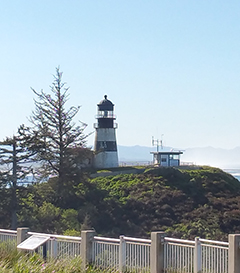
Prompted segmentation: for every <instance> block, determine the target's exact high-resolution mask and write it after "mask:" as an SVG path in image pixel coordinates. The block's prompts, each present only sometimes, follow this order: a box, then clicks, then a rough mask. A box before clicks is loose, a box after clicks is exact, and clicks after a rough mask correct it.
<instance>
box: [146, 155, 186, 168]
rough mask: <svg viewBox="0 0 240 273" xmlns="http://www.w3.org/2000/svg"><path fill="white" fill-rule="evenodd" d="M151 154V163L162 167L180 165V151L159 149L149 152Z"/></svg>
mask: <svg viewBox="0 0 240 273" xmlns="http://www.w3.org/2000/svg"><path fill="white" fill-rule="evenodd" d="M151 154H153V164H158V165H159V166H162V167H176V166H179V165H180V155H181V154H183V152H182V151H169V152H165V151H161V152H151Z"/></svg>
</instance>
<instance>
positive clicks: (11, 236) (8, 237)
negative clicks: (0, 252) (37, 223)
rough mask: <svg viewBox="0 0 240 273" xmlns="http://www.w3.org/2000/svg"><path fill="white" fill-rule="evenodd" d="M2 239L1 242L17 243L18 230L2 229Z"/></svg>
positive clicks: (0, 233)
mask: <svg viewBox="0 0 240 273" xmlns="http://www.w3.org/2000/svg"><path fill="white" fill-rule="evenodd" d="M0 241H1V242H9V241H11V242H15V243H16V244H17V231H16V230H7V229H0Z"/></svg>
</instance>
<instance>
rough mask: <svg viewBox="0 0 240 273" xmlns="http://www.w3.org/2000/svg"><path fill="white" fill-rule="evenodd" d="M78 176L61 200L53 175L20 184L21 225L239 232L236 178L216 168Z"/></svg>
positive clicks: (1, 216) (212, 235)
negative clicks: (57, 193) (93, 176)
mask: <svg viewBox="0 0 240 273" xmlns="http://www.w3.org/2000/svg"><path fill="white" fill-rule="evenodd" d="M81 179H82V178H81ZM78 182H80V183H76V182H69V183H68V184H67V185H65V188H64V194H63V195H62V196H61V201H60V202H59V198H57V197H56V188H57V185H56V180H55V179H50V180H49V181H48V182H46V183H41V184H37V185H34V186H28V187H21V188H19V189H18V198H19V203H20V205H19V208H18V219H19V226H28V227H30V229H31V230H32V231H39V232H45V233H65V234H69V235H71V234H72V235H78V234H80V231H81V229H86V228H94V229H95V230H96V232H97V233H98V234H100V235H104V236H111V237H116V236H119V235H122V234H124V235H126V236H134V237H144V238H147V237H148V236H149V234H150V232H151V231H156V230H158V231H165V232H166V233H167V235H168V236H173V237H177V238H187V239H191V238H194V237H195V236H200V237H203V238H209V239H221V240H226V239H227V235H228V233H240V209H239V208H240V197H239V195H240V183H239V181H238V180H237V179H235V178H234V177H232V176H231V175H230V174H227V173H225V172H223V171H222V170H220V169H217V168H211V167H201V168H200V169H198V170H181V169H174V168H154V169H148V170H145V172H144V173H142V174H119V175H115V176H114V175H112V176H111V175H110V176H106V177H97V178H94V179H86V178H85V179H82V180H80V181H78ZM0 194H5V200H6V201H5V204H2V210H1V211H0V221H1V228H7V227H8V224H9V221H8V219H9V217H10V216H9V215H8V212H7V211H5V210H4V205H5V206H7V198H6V197H7V196H8V194H9V193H8V192H7V189H5V193H3V192H1V193H0ZM2 202H3V201H2Z"/></svg>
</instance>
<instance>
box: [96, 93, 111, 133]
mask: <svg viewBox="0 0 240 273" xmlns="http://www.w3.org/2000/svg"><path fill="white" fill-rule="evenodd" d="M97 106H98V114H97V120H98V128H114V120H115V116H114V113H113V108H114V104H113V103H112V102H111V101H110V100H108V99H107V95H105V96H104V99H103V100H102V101H100V102H99V104H98V105H97Z"/></svg>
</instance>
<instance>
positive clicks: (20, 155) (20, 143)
mask: <svg viewBox="0 0 240 273" xmlns="http://www.w3.org/2000/svg"><path fill="white" fill-rule="evenodd" d="M20 128H21V127H20ZM20 128H19V130H20ZM25 140H26V138H24V137H22V135H21V134H20V133H18V134H17V135H15V136H13V137H11V138H6V139H5V140H3V141H1V142H0V145H1V146H0V165H1V172H0V181H1V187H2V188H4V187H5V188H7V189H8V190H9V191H10V192H11V201H10V202H11V204H10V207H11V209H10V210H11V214H12V216H11V218H12V220H11V228H12V229H16V228H17V207H18V202H17V187H18V184H19V183H20V182H21V181H23V180H24V178H25V177H26V176H27V175H28V174H29V173H30V172H31V171H32V167H31V162H30V159H31V157H32V156H33V153H32V152H30V151H29V150H28V149H27V148H26V147H25Z"/></svg>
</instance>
